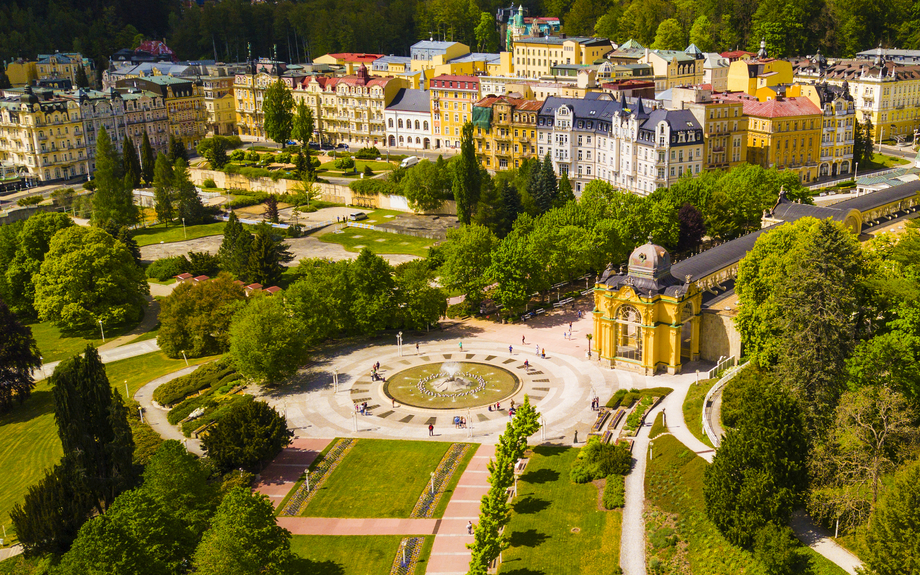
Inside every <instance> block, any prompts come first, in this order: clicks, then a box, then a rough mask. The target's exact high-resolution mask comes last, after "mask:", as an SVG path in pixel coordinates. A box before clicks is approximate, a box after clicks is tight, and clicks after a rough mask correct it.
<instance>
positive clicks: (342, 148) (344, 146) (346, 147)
mask: <svg viewBox="0 0 920 575" xmlns="http://www.w3.org/2000/svg"><path fill="white" fill-rule="evenodd" d="M335 149H336V150H347V149H348V144H346V143H344V142H342V143H340V144H339V145H338V146H336V147H335Z"/></svg>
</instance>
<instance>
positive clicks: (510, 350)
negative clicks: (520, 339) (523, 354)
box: [508, 345, 514, 355]
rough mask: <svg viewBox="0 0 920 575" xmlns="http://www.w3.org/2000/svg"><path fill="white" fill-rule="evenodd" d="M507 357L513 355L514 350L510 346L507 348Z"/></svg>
mask: <svg viewBox="0 0 920 575" xmlns="http://www.w3.org/2000/svg"><path fill="white" fill-rule="evenodd" d="M508 355H514V348H513V347H512V346H510V345H509V346H508Z"/></svg>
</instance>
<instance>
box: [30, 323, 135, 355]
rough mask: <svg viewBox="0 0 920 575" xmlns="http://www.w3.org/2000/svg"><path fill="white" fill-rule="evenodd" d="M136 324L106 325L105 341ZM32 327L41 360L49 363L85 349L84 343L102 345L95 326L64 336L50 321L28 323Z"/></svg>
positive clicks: (100, 336) (132, 327) (125, 331)
mask: <svg viewBox="0 0 920 575" xmlns="http://www.w3.org/2000/svg"><path fill="white" fill-rule="evenodd" d="M135 325H136V324H132V325H124V326H108V325H103V327H104V328H105V339H106V341H109V340H111V339H112V338H114V337H119V336H120V335H122V334H125V333H127V332H129V331H130V330H132V329H134V327H135ZM29 327H30V328H32V335H33V336H34V337H35V343H37V344H38V351H39V353H41V355H42V362H44V363H50V362H52V361H60V360H62V359H65V358H68V357H70V356H72V355H74V354H77V353H82V352H83V350H84V349H86V344H93V345H94V346H97V347H98V346H100V345H102V335H101V334H100V333H99V328H98V327H97V328H96V329H95V330H94V331H92V332H89V333H86V334H82V335H74V336H64V335H62V334H61V330H60V329H58V328H57V327H55V326H54V324H52V323H51V322H50V321H43V322H36V323H32V324H29Z"/></svg>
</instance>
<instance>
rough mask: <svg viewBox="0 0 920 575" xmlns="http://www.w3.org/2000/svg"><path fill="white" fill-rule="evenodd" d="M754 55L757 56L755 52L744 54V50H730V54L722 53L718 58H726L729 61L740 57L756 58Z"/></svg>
mask: <svg viewBox="0 0 920 575" xmlns="http://www.w3.org/2000/svg"><path fill="white" fill-rule="evenodd" d="M756 55H757V53H756V52H745V51H744V50H732V51H731V52H722V53H721V54H719V56H722V57H723V58H728V59H730V60H731V59H735V60H737V59H738V58H741V57H742V56H756Z"/></svg>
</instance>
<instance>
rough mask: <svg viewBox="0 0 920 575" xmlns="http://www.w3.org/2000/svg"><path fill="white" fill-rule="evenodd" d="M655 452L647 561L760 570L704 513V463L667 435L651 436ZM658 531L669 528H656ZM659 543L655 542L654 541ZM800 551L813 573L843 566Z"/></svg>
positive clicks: (667, 568)
mask: <svg viewBox="0 0 920 575" xmlns="http://www.w3.org/2000/svg"><path fill="white" fill-rule="evenodd" d="M652 443H653V445H654V454H655V457H654V459H652V460H651V461H649V462H648V466H647V468H646V475H645V497H646V502H647V505H646V532H647V535H648V542H649V543H648V544H647V550H648V552H647V560H648V562H649V563H651V562H652V561H653V558H654V559H656V560H658V561H660V562H661V566H662V572H664V573H678V572H686V571H687V570H688V567H689V568H690V569H692V572H693V573H706V574H707V575H710V574H711V575H722V574H724V575H737V574H741V573H744V574H761V573H764V570H763V566H762V565H761V564H760V563H759V562H758V561H756V560H755V559H754V557H753V555H752V554H751V553H750V552H749V551H746V550H744V549H741V548H739V547H736V546H734V545H732V544H731V543H729V542H728V541H726V540H725V538H724V537H722V534H721V533H719V531H718V529H716V527H715V525H713V524H712V522H711V521H710V520H709V518H708V517H707V516H706V506H705V503H704V501H703V474H704V472H705V470H706V466H707V465H708V463H706V461H705V460H704V459H702V458H701V457H699V456H697V455H695V454H694V453H693V452H691V451H690V450H688V449H687V448H686V447H684V445H683V444H682V443H680V441H678V440H677V439H676V438H674V437H673V436H670V435H666V436H664V437H660V438H658V439H655V440H654V441H653V442H652ZM660 530H670V531H664V532H663V533H661V532H659V531H660ZM671 533H673V534H674V535H676V536H677V543H676V544H671V545H668V544H666V543H664V538H663V537H658V538H656V537H653V535H655V534H658V535H664V534H669V535H670V534H671ZM656 540H657V541H660V542H661V543H662V544H661V545H660V546H659V547H657V548H656V547H655V543H654V542H655V541H656ZM799 553H800V556H801V557H802V558H803V559H806V558H807V559H808V560H810V561H811V562H812V568H813V573H814V574H815V575H842V574H843V573H844V571H843V570H841V569H840V568H838V567H837V566H836V565H834V564H832V563H830V562H828V561H826V560H823V558H821V560H815V559H814V557H815V556H816V554H815V553H814V552H813V551H811V550H810V549H808V548H806V547H804V546H802V547H800V548H799Z"/></svg>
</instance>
